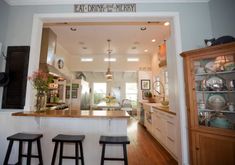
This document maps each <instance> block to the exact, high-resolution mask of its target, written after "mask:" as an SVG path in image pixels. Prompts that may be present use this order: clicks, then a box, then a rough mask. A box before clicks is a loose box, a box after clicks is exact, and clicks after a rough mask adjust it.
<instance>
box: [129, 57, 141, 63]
mask: <svg viewBox="0 0 235 165" xmlns="http://www.w3.org/2000/svg"><path fill="white" fill-rule="evenodd" d="M127 61H128V62H138V61H139V58H134V57H130V58H127Z"/></svg>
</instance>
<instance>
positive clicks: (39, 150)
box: [37, 139, 43, 165]
mask: <svg viewBox="0 0 235 165" xmlns="http://www.w3.org/2000/svg"><path fill="white" fill-rule="evenodd" d="M37 147H38V159H39V164H40V165H43V161H42V149H41V142H40V139H38V140H37Z"/></svg>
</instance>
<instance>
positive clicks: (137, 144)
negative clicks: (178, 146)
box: [128, 118, 177, 165]
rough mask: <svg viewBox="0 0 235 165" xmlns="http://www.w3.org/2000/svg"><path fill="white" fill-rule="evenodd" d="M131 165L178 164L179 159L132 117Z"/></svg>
mask: <svg viewBox="0 0 235 165" xmlns="http://www.w3.org/2000/svg"><path fill="white" fill-rule="evenodd" d="M128 136H129V138H130V141H131V144H130V145H128V163H129V165H177V161H176V160H175V159H174V158H173V157H172V156H171V155H170V154H169V153H168V152H167V151H166V150H165V149H164V148H163V147H162V146H161V145H160V144H159V143H158V142H157V141H156V140H155V139H154V138H153V137H152V136H151V135H150V134H149V133H148V132H147V131H146V129H145V128H144V127H143V126H142V125H140V124H138V121H137V120H136V119H134V118H131V119H130V120H129V122H128Z"/></svg>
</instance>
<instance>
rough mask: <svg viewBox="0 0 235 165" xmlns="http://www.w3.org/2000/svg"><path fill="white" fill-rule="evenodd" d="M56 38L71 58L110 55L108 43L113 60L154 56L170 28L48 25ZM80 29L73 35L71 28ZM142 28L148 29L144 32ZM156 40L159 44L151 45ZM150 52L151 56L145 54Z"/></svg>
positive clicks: (110, 25) (133, 25)
mask: <svg viewBox="0 0 235 165" xmlns="http://www.w3.org/2000/svg"><path fill="white" fill-rule="evenodd" d="M46 27H50V28H51V29H52V30H53V31H54V32H55V33H56V35H57V42H59V43H60V44H61V45H62V46H63V47H64V48H65V49H66V50H67V51H68V52H69V53H70V54H71V55H73V56H81V57H94V56H103V55H106V54H107V50H108V42H107V39H111V43H110V48H111V50H112V53H111V55H112V57H115V56H125V57H128V56H132V55H136V56H138V55H152V54H153V53H155V52H156V51H157V49H158V46H159V44H161V43H163V41H164V40H167V39H168V38H169V36H170V26H164V25H163V22H160V23H159V22H155V23H143V22H142V23H136V22H135V23H122V22H119V23H76V24H74V23H73V24H72V25H62V24H56V25H46ZM71 27H72V28H75V29H77V30H76V31H71V30H70V28H71ZM141 27H146V30H145V31H141V30H140V28H141ZM152 39H156V42H154V43H153V42H152V41H151V40H152ZM145 49H147V50H148V52H144V50H145Z"/></svg>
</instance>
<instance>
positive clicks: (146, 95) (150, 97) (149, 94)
mask: <svg viewBox="0 0 235 165" xmlns="http://www.w3.org/2000/svg"><path fill="white" fill-rule="evenodd" d="M144 95H145V97H146V98H148V100H149V102H150V103H155V102H156V101H155V98H154V97H153V94H152V92H150V91H146V92H145V93H144Z"/></svg>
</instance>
